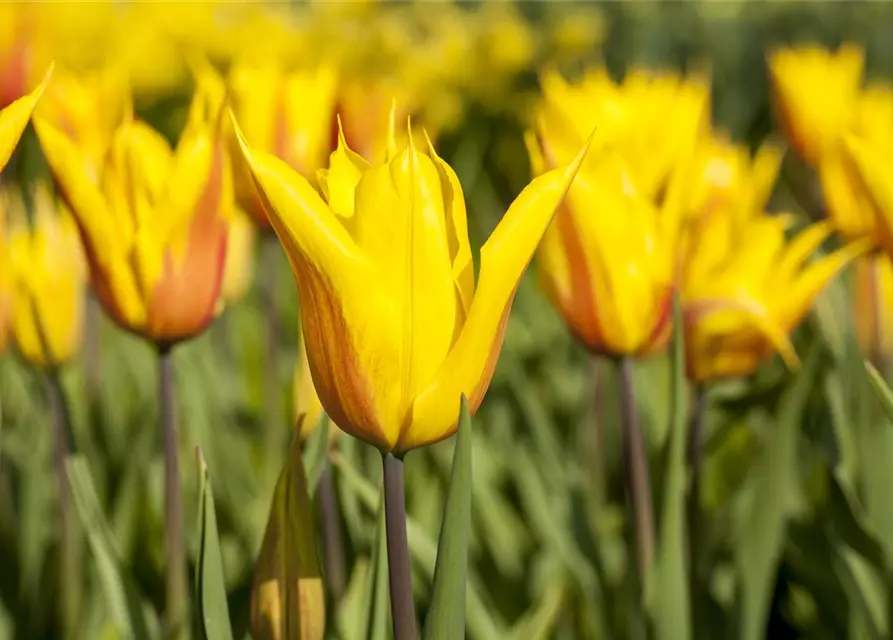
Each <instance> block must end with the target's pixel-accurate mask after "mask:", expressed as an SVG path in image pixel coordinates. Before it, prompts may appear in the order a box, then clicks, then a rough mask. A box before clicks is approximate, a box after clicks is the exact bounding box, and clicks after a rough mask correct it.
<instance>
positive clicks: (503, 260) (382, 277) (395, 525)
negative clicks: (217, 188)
mask: <svg viewBox="0 0 893 640" xmlns="http://www.w3.org/2000/svg"><path fill="white" fill-rule="evenodd" d="M392 122H393V120H392ZM234 126H236V128H237V129H238V127H237V125H234ZM411 131H412V129H411V125H410V123H409V122H407V138H406V142H405V143H404V145H403V146H402V147H397V145H396V143H395V142H393V139H394V138H393V136H389V138H390V140H391V143H390V144H389V145H388V150H387V154H386V155H385V157H384V158H383V159H382V160H380V161H378V162H374V163H371V164H370V163H369V162H367V161H366V160H364V159H363V158H362V157H360V156H359V155H357V154H356V153H354V152H353V151H351V149H350V148H348V146H347V143H346V141H345V139H344V135H343V132H342V131H340V128H339V140H338V147H337V148H336V150H335V151H334V152H333V153H332V156H331V159H330V161H329V168H328V169H327V170H325V171H323V172H321V173H320V175H319V182H320V187H321V191H322V194H323V197H320V195H319V194H318V193H317V192H316V190H315V189H313V187H312V186H311V185H310V183H309V182H308V181H307V180H306V179H305V178H303V177H302V176H301V175H300V174H299V173H297V172H295V171H294V170H293V169H291V168H290V167H289V166H288V165H287V164H286V163H284V162H283V161H282V160H279V159H278V158H276V157H275V156H273V155H271V154H269V153H264V152H263V151H257V150H254V149H252V148H251V147H250V146H248V143H247V142H246V141H245V139H244V137H242V136H241V134H239V143H240V146H241V148H242V152H243V154H244V157H245V160H246V162H247V164H248V166H249V167H250V169H251V173H252V175H253V176H254V179H255V182H256V184H257V187H258V191H259V193H260V194H261V197H262V199H263V201H264V205H265V207H266V210H267V214H268V216H269V217H270V222H271V223H272V226H273V229H274V230H275V231H276V234H277V235H278V236H279V239H280V241H281V242H282V244H283V246H284V248H285V251H286V253H287V254H288V256H289V259H290V262H291V265H292V268H293V271H294V275H295V281H296V283H297V287H298V293H299V296H300V298H301V302H302V304H301V325H302V333H303V338H304V343H305V345H306V349H307V358H308V361H309V364H310V371H311V375H312V379H313V383H314V386H315V387H316V390H317V392H318V394H319V399H320V402H321V403H322V406H323V409H324V410H325V411H326V413H327V414H328V415H329V416H330V417H331V418H332V420H333V422H334V423H335V424H336V425H338V426H339V427H340V428H341V429H342V430H344V431H346V432H347V433H349V434H351V435H354V436H356V437H358V438H361V439H363V440H366V441H367V442H369V443H371V444H373V445H375V446H376V447H378V449H379V450H380V451H381V452H382V456H383V476H384V486H385V510H386V513H387V517H386V519H385V520H386V522H387V527H386V533H387V538H388V554H389V562H388V566H389V573H390V583H391V611H392V620H393V623H394V637H396V638H399V639H401V640H402V639H404V638H413V637H416V630H415V626H416V623H415V614H414V611H413V603H412V584H411V576H410V571H409V567H410V564H409V550H408V547H407V544H406V524H405V514H406V505H405V496H404V491H403V485H404V473H403V462H402V455H403V454H405V453H406V452H407V451H409V450H411V449H414V448H416V447H420V446H423V445H426V444H432V443H435V442H438V441H440V440H443V439H444V438H447V437H449V436H451V435H452V434H453V433H455V431H456V427H457V423H458V419H459V408H460V404H461V402H462V397H463V396H465V397H467V398H468V399H469V405H470V409H471V411H472V412H473V411H475V410H477V408H478V406H479V405H480V403H481V401H482V399H483V397H484V394H485V393H486V390H487V387H488V386H489V383H490V379H491V377H492V375H493V369H494V367H495V365H496V360H497V358H498V355H499V351H500V349H501V347H502V337H503V332H504V329H505V323H506V321H507V319H508V313H509V310H510V308H511V304H512V300H513V298H514V293H515V290H516V288H517V286H518V281H519V279H520V278H521V275H522V274H523V272H524V270H525V268H526V267H527V264H528V262H529V261H530V259H531V257H532V255H533V252H534V251H535V249H536V246H537V244H539V241H540V239H541V238H542V235H543V233H544V232H545V230H546V228H547V227H548V226H549V223H550V222H551V220H552V217H553V216H554V214H555V210H556V209H557V207H558V206H559V204H560V203H561V201H562V199H563V198H564V196H565V193H566V192H567V189H568V187H569V186H570V183H571V181H572V180H573V179H574V176H575V175H576V173H577V170H578V169H579V167H580V164H581V162H582V160H583V157H584V155H585V147H584V150H583V151H581V152H580V153H579V154H578V155H577V157H576V158H575V159H574V160H573V161H572V162H571V163H570V164H569V165H565V166H562V167H560V168H559V169H556V170H553V171H550V172H548V173H546V174H545V175H543V176H540V177H539V178H537V179H536V180H534V181H533V182H532V183H531V184H530V185H528V186H527V187H526V188H525V189H524V191H523V192H522V193H521V195H519V196H518V198H517V199H516V200H515V201H514V203H512V205H511V206H510V207H509V209H508V211H507V212H506V214H505V216H504V217H503V218H502V221H501V222H500V223H499V225H498V226H497V228H496V229H495V230H494V232H493V234H492V235H491V236H490V238H489V239H488V240H487V242H486V243H485V244H484V246H483V248H482V249H481V266H480V275H479V279H478V282H477V284H475V278H474V271H473V266H472V261H471V249H470V247H469V244H468V233H467V221H466V216H465V200H464V196H463V194H462V188H461V186H460V185H459V180H458V178H457V177H456V174H455V173H454V172H453V170H452V169H451V168H450V167H449V165H447V164H446V163H445V162H444V161H443V160H441V159H440V158H439V157H438V156H437V154H436V153H435V151H434V147H433V145H432V144H431V141H430V139H428V140H427V145H426V147H427V148H423V149H421V150H420V149H419V148H418V147H417V145H416V142H415V140H414V138H413V135H412V133H411Z"/></svg>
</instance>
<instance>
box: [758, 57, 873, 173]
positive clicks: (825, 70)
mask: <svg viewBox="0 0 893 640" xmlns="http://www.w3.org/2000/svg"><path fill="white" fill-rule="evenodd" d="M864 63H865V55H864V52H863V51H862V49H861V47H859V46H856V45H852V44H845V45H843V46H841V47H840V48H839V49H838V50H837V51H834V52H831V51H827V50H825V49H823V48H821V47H819V46H817V45H808V46H802V47H797V48H791V49H780V50H777V51H774V52H772V53H771V54H769V74H770V78H771V81H772V89H773V97H774V100H775V105H776V108H777V110H778V114H779V118H780V120H781V124H782V127H783V128H784V130H785V133H786V134H787V136H788V138H789V140H790V141H791V144H792V145H793V146H794V149H795V150H796V151H797V153H799V154H800V156H801V157H803V158H804V159H805V160H806V161H807V162H809V163H810V164H811V165H813V166H816V167H817V166H818V165H819V163H820V160H821V158H822V155H823V154H824V153H826V152H827V150H828V149H829V147H833V146H834V145H835V144H836V142H837V141H838V140H839V138H840V136H841V135H842V134H843V132H844V130H845V129H846V127H847V125H848V124H849V121H850V118H851V115H852V113H853V111H854V109H855V104H856V100H857V97H858V95H859V87H860V85H861V83H862V72H863V67H864Z"/></svg>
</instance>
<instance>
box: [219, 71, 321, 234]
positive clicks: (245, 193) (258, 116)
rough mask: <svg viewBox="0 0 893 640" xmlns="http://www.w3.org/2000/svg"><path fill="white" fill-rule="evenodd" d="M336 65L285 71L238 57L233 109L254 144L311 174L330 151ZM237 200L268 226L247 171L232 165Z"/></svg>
mask: <svg viewBox="0 0 893 640" xmlns="http://www.w3.org/2000/svg"><path fill="white" fill-rule="evenodd" d="M337 86H338V84H337V76H336V74H335V71H334V70H333V69H331V68H330V67H327V66H321V67H319V68H318V69H315V70H313V71H287V70H285V69H283V68H282V67H281V66H280V65H278V64H276V63H273V62H269V63H254V62H249V61H245V60H243V61H239V62H237V63H236V64H235V65H234V66H233V68H232V70H231V72H230V76H229V87H230V91H231V93H232V99H233V111H234V112H235V114H236V117H237V118H238V121H239V125H240V126H241V127H242V133H243V135H244V136H245V138H246V139H247V140H248V142H249V144H251V145H252V147H254V148H256V149H260V150H262V151H264V152H266V153H270V154H272V155H274V156H276V157H277V158H279V159H280V160H282V161H283V162H285V163H287V164H288V165H289V166H290V167H291V168H292V169H294V170H295V171H297V172H299V173H300V174H301V175H303V176H304V177H305V178H307V179H309V180H314V179H315V175H316V171H317V170H318V169H320V168H322V167H323V166H324V165H325V162H326V157H327V155H328V153H329V152H330V151H331V144H332V130H333V126H334V118H335V99H336V90H337ZM235 170H236V173H235V185H236V197H237V199H238V201H239V205H240V206H241V207H242V209H244V210H245V211H246V212H247V213H249V214H250V215H251V217H252V218H254V220H255V222H257V224H258V225H260V226H261V227H263V228H268V227H269V226H270V223H269V221H268V220H267V218H266V214H265V213H264V210H263V206H262V204H261V202H260V200H259V199H258V195H257V192H256V190H255V188H254V183H253V182H252V180H251V176H250V175H248V174H247V173H246V170H245V167H244V166H242V165H241V164H240V163H236V165H235Z"/></svg>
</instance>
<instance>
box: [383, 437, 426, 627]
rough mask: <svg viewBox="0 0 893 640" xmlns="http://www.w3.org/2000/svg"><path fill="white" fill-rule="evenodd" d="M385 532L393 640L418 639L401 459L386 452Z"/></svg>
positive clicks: (384, 463)
mask: <svg viewBox="0 0 893 640" xmlns="http://www.w3.org/2000/svg"><path fill="white" fill-rule="evenodd" d="M383 467H384V508H385V530H386V531H387V538H388V575H389V577H390V583H391V618H392V619H393V622H394V640H417V639H418V636H419V634H418V631H417V630H416V619H415V604H414V603H413V599H412V571H411V566H410V563H409V544H408V543H407V540H406V495H405V493H404V482H403V459H402V458H398V457H396V456H395V455H394V454H392V453H388V454H386V455H385V456H384V459H383Z"/></svg>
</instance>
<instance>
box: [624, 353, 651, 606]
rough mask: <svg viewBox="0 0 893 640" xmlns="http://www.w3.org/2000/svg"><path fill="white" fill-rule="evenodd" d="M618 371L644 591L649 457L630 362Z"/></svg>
mask: <svg viewBox="0 0 893 640" xmlns="http://www.w3.org/2000/svg"><path fill="white" fill-rule="evenodd" d="M619 368H620V395H621V406H620V421H621V438H622V441H623V459H624V470H625V473H626V489H627V494H628V496H629V500H630V502H631V506H632V512H633V527H634V541H635V550H636V564H637V567H638V574H639V581H640V587H641V588H643V589H644V587H645V584H646V582H647V579H648V574H649V572H650V570H651V561H652V556H653V554H654V514H653V512H652V509H653V507H652V504H653V503H652V499H651V481H650V479H649V476H648V455H647V453H646V452H645V438H644V436H643V434H642V427H641V425H640V424H639V414H638V410H637V408H636V392H635V381H634V378H633V360H632V359H631V358H628V357H624V358H622V359H621V360H620V362H619Z"/></svg>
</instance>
